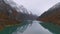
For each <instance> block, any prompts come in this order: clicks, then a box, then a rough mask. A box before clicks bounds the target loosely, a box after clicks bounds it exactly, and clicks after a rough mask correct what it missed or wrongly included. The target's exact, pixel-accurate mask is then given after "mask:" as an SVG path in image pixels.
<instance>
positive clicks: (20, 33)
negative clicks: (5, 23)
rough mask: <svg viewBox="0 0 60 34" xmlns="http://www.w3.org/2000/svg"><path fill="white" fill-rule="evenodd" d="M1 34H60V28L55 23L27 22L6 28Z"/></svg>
mask: <svg viewBox="0 0 60 34" xmlns="http://www.w3.org/2000/svg"><path fill="white" fill-rule="evenodd" d="M0 34H60V26H58V25H55V24H53V23H43V22H40V21H36V20H34V21H32V20H27V21H23V22H22V23H21V24H19V25H14V26H9V27H5V28H4V30H2V31H0Z"/></svg>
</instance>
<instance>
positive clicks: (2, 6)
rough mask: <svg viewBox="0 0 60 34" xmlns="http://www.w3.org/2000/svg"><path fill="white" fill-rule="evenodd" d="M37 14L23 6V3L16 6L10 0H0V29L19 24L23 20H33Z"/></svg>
mask: <svg viewBox="0 0 60 34" xmlns="http://www.w3.org/2000/svg"><path fill="white" fill-rule="evenodd" d="M36 18H37V15H33V14H32V13H31V12H30V13H29V11H28V10H27V9H26V8H24V6H23V5H21V6H18V5H17V4H16V3H15V2H14V1H12V0H8V1H7V0H0V29H3V28H4V27H6V26H8V25H15V24H19V23H21V22H22V21H24V20H35V19H36Z"/></svg>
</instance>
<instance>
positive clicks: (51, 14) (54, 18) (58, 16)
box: [37, 3, 60, 24]
mask: <svg viewBox="0 0 60 34" xmlns="http://www.w3.org/2000/svg"><path fill="white" fill-rule="evenodd" d="M37 20H39V21H43V22H53V23H56V24H60V3H57V4H56V5H54V6H53V7H51V8H50V9H49V10H48V11H46V12H44V13H43V14H42V15H41V16H39V18H38V19H37Z"/></svg>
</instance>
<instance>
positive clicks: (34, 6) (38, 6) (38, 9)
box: [14, 0, 60, 16]
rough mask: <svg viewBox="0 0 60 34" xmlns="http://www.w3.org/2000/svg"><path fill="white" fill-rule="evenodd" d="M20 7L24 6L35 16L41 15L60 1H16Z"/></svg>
mask: <svg viewBox="0 0 60 34" xmlns="http://www.w3.org/2000/svg"><path fill="white" fill-rule="evenodd" d="M14 1H15V2H16V3H17V4H18V5H23V6H24V7H25V8H27V10H30V11H31V12H32V13H33V14H36V15H38V16H39V15H41V14H42V13H43V12H45V11H47V10H48V9H49V8H50V7H52V6H53V5H55V4H56V3H58V2H60V0H14Z"/></svg>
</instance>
